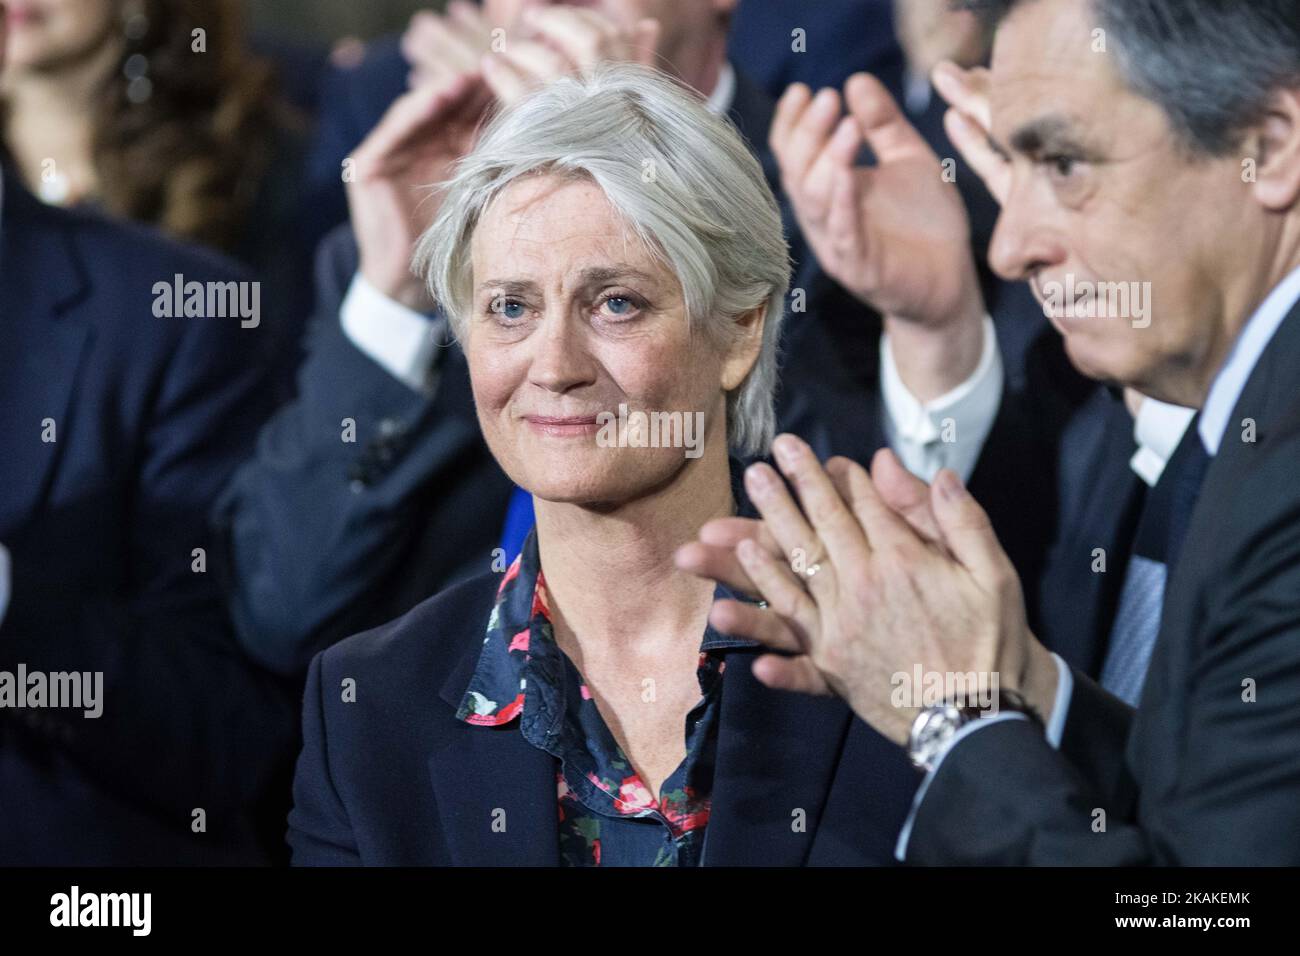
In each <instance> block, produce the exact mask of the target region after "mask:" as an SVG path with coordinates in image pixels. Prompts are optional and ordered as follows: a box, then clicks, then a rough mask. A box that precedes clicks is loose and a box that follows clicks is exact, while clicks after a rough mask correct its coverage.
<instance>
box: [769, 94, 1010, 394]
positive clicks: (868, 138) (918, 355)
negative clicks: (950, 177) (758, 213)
mask: <svg viewBox="0 0 1300 956" xmlns="http://www.w3.org/2000/svg"><path fill="white" fill-rule="evenodd" d="M844 99H845V101H846V102H847V104H848V108H849V112H848V114H847V115H845V116H843V117H841V116H840V111H841V106H840V97H839V95H838V94H837V93H836V92H835V91H834V90H831V89H825V90H822V91H821V92H820V93H818V94H817V96H816V97H813V96H812V94H811V91H810V90H809V89H808V88H807V87H806V86H804V85H802V84H795V85H794V86H791V87H790V88H789V89H788V90H786V92H785V95H784V96H783V97H781V101H780V103H779V104H778V105H777V111H776V117H775V119H774V120H773V123H772V133H771V145H772V149H773V152H775V154H776V157H777V161H778V162H779V163H780V166H781V181H782V184H783V186H784V188H785V191H786V194H787V195H788V196H789V197H790V200H791V202H792V203H793V205H794V209H795V215H796V217H797V218H798V220H799V225H800V228H801V229H802V231H803V234H804V236H805V237H806V238H807V240H808V243H809V245H810V246H811V247H812V250H813V252H814V254H815V255H816V256H817V261H818V262H819V263H820V264H821V266H822V268H823V269H825V270H826V272H827V273H828V274H829V275H830V276H832V277H833V278H834V279H835V280H836V281H838V282H839V283H840V284H841V285H842V286H844V287H845V288H846V289H848V290H849V291H850V292H851V293H852V294H853V295H854V296H855V297H857V298H858V299H859V300H861V301H862V302H865V303H866V304H867V305H869V306H871V307H872V308H874V309H875V310H876V311H878V312H880V313H881V314H882V315H884V316H885V331H886V332H888V333H889V336H890V342H891V345H892V348H893V354H894V359H895V362H896V363H897V366H898V370H899V374H900V375H901V376H902V379H903V381H904V383H905V384H906V385H907V387H908V389H909V390H910V391H911V392H912V393H913V395H915V396H916V397H917V398H918V400H920V401H928V400H930V399H933V398H937V397H938V396H940V395H943V394H945V393H946V392H948V391H950V390H951V389H953V388H955V387H957V386H958V385H959V384H961V383H962V382H963V381H965V380H966V379H967V378H968V377H969V376H970V375H971V373H973V372H974V371H975V369H976V367H977V366H978V364H979V359H980V354H981V350H982V345H983V326H982V320H983V317H984V301H983V296H982V294H981V292H980V285H979V276H978V273H977V272H976V268H975V258H974V255H973V254H972V252H971V248H970V223H969V220H968V218H967V215H966V208H965V205H964V204H963V202H962V198H961V195H960V193H958V191H957V188H956V186H955V185H953V183H952V182H951V181H946V180H945V176H944V167H943V165H942V164H941V163H940V161H939V157H938V156H936V155H935V154H934V151H933V150H932V149H930V147H929V145H928V144H927V143H926V142H925V140H924V139H922V137H921V135H920V134H919V133H917V131H916V130H915V129H914V128H913V127H912V125H911V124H910V123H909V122H908V121H907V119H906V117H904V116H903V114H902V112H901V111H900V110H899V109H898V105H897V104H896V103H895V102H894V100H893V98H892V97H891V96H890V95H889V93H888V91H887V90H886V89H885V88H884V86H883V85H881V83H880V81H878V80H876V79H875V78H874V77H872V76H869V75H868V74H866V73H859V74H856V75H854V76H852V77H850V78H849V81H848V83H847V84H846V85H845V87H844ZM864 143H865V144H866V145H869V146H870V147H871V150H872V152H874V153H875V156H876V160H877V165H875V166H874V167H868V166H856V165H855V160H856V159H857V156H858V154H859V152H860V151H861V149H862V147H863V145H864Z"/></svg>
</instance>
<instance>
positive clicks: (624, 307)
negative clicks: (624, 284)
mask: <svg viewBox="0 0 1300 956" xmlns="http://www.w3.org/2000/svg"><path fill="white" fill-rule="evenodd" d="M599 308H600V310H601V311H602V313H603V314H604V315H605V317H606V318H610V319H632V318H635V317H636V316H637V314H638V313H639V312H640V311H641V310H642V309H644V308H645V303H644V302H642V301H640V300H638V299H634V298H633V297H632V296H630V295H608V296H605V298H603V299H601V300H600V305H599Z"/></svg>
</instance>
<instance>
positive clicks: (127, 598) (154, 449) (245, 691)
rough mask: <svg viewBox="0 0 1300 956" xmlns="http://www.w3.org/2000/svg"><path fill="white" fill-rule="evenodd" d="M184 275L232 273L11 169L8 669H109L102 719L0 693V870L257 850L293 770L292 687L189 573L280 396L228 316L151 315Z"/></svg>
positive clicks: (5, 370)
mask: <svg viewBox="0 0 1300 956" xmlns="http://www.w3.org/2000/svg"><path fill="white" fill-rule="evenodd" d="M177 273H180V274H182V275H184V276H185V277H186V279H187V280H200V281H208V280H215V281H219V280H236V279H242V278H244V277H243V276H242V275H240V274H239V273H237V272H235V271H233V270H232V267H231V266H230V265H229V264H228V263H226V261H225V260H223V259H220V258H217V257H215V256H212V255H210V254H207V253H203V252H200V251H198V250H196V249H191V248H186V247H183V246H179V245H176V244H174V243H171V242H167V241H165V240H163V239H161V238H160V237H158V236H156V235H155V234H153V233H151V232H149V231H147V230H144V229H141V228H138V227H135V226H130V225H125V224H117V223H110V222H108V221H106V220H103V219H100V218H98V217H96V216H93V215H90V214H85V213H80V212H65V211H61V210H57V209H51V208H47V207H45V206H43V205H41V204H40V203H39V202H37V201H36V200H35V199H34V198H33V197H32V196H31V195H30V194H28V193H27V192H26V191H25V190H23V188H22V187H21V185H20V183H19V178H18V176H17V175H16V174H13V173H10V174H9V175H6V176H5V179H4V206H3V214H2V217H0V543H3V544H4V545H5V546H6V547H7V548H8V549H9V551H10V552H11V555H12V563H13V578H12V584H13V593H12V601H11V605H10V607H9V612H8V614H7V615H6V617H5V619H4V621H3V624H2V625H0V669H3V670H7V671H10V672H13V671H14V670H15V668H16V666H17V665H18V664H19V663H22V664H25V665H27V668H28V670H29V671H37V670H40V671H47V672H48V671H101V672H102V673H103V698H104V699H103V701H102V703H103V714H102V716H101V717H99V718H97V719H86V718H84V717H83V716H82V711H80V710H76V711H69V710H53V709H43V710H34V709H27V710H17V709H15V710H9V709H4V710H0V863H8V864H48V865H72V864H130V863H148V864H175V863H191V862H213V863H221V862H257V861H262V860H266V859H269V858H270V856H271V851H269V850H268V847H274V846H275V844H273V843H271V842H270V841H269V840H267V839H266V838H265V837H266V834H265V832H262V833H259V832H258V831H257V827H256V822H257V820H258V819H259V818H261V819H264V818H268V817H269V816H270V814H269V813H265V812H263V813H261V815H260V817H259V810H262V811H264V810H265V807H263V805H262V804H261V803H260V801H261V800H262V799H263V798H264V797H265V796H266V795H267V793H268V790H269V789H270V788H271V787H272V785H273V784H274V782H275V780H276V775H277V773H279V774H281V775H283V776H285V777H286V778H287V769H288V761H289V760H290V759H291V754H292V746H293V742H294V736H295V735H294V724H295V721H294V714H293V702H292V700H291V698H290V696H289V695H287V694H286V693H284V691H283V689H282V688H281V687H280V686H279V685H278V684H277V683H276V682H274V681H272V680H270V679H268V678H267V677H265V676H263V675H261V674H259V673H258V672H256V671H255V670H253V669H252V668H251V667H250V666H249V665H248V664H247V663H246V662H245V661H244V660H243V659H242V658H241V657H240V655H239V654H238V653H237V651H236V648H235V644H234V641H233V638H232V636H231V634H230V631H229V628H228V627H227V625H226V619H225V614H224V610H223V605H222V600H221V598H220V594H219V590H218V587H217V582H216V580H215V577H214V574H213V573H212V570H213V569H212V568H211V567H209V570H208V571H207V572H205V573H196V572H195V571H194V570H192V565H193V562H194V560H195V559H194V557H193V556H192V552H193V550H194V549H195V548H205V549H209V550H210V548H211V541H210V540H209V535H208V532H207V527H206V520H205V518H206V511H207V506H208V503H209V502H210V500H211V499H212V498H213V497H214V496H215V495H216V493H217V491H218V489H219V488H220V486H221V484H222V482H223V481H224V480H225V479H226V477H227V476H228V474H229V473H230V471H231V470H232V469H233V468H234V466H235V464H236V463H237V462H238V461H239V460H240V458H241V457H242V456H243V455H245V454H247V452H248V449H249V447H250V445H251V443H252V440H253V436H254V435H255V433H256V428H257V426H258V423H259V421H260V419H261V418H262V417H263V416H264V415H265V414H266V412H267V411H268V409H269V406H270V403H271V402H272V401H273V399H274V396H273V395H272V394H270V393H269V392H267V390H266V382H267V375H268V368H269V366H268V363H267V362H266V361H264V355H263V352H262V340H261V337H260V335H259V332H260V331H261V330H260V329H253V328H248V329H244V328H241V327H240V321H239V319H238V318H230V319H226V318H212V319H199V318H183V317H178V318H157V317H155V316H154V314H153V300H154V296H153V291H152V290H153V286H154V283H155V282H158V281H167V282H171V281H172V279H173V276H174V275H176V274H177ZM47 419H49V420H52V422H53V426H52V427H53V428H54V432H53V437H54V438H55V440H54V441H43V440H42V432H43V431H44V430H45V429H46V423H45V420H47ZM286 782H287V780H286ZM196 808H202V809H203V810H204V811H205V812H206V816H207V832H206V833H194V832H193V831H192V830H191V819H192V813H193V811H194V810H195V809H196Z"/></svg>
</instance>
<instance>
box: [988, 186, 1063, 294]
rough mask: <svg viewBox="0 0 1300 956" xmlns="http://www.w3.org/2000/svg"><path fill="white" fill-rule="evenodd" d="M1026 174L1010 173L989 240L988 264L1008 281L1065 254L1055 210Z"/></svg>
mask: <svg viewBox="0 0 1300 956" xmlns="http://www.w3.org/2000/svg"><path fill="white" fill-rule="evenodd" d="M1051 205H1052V204H1051V203H1050V202H1049V201H1048V200H1047V198H1046V197H1044V196H1042V195H1041V194H1040V191H1039V188H1038V185H1037V184H1035V183H1034V182H1032V181H1031V180H1030V179H1029V177H1024V176H1016V177H1013V179H1012V183H1011V189H1010V191H1009V192H1008V193H1007V197H1006V201H1005V202H1004V203H1003V206H1002V212H1001V214H1000V215H999V216H998V221H997V226H996V227H995V228H994V230H993V238H992V241H991V242H990V243H989V265H990V266H991V267H992V269H993V271H994V272H996V273H997V274H998V275H999V276H1000V277H1001V278H1003V279H1005V280H1006V281H1008V282H1027V281H1029V280H1030V279H1032V278H1034V276H1035V275H1037V274H1038V273H1039V272H1041V271H1042V270H1043V269H1045V268H1048V267H1051V266H1054V265H1058V264H1060V263H1061V262H1064V261H1065V259H1066V256H1067V251H1066V248H1065V244H1064V242H1063V239H1062V236H1061V233H1060V229H1059V216H1060V211H1059V210H1053V209H1052V208H1050V207H1051Z"/></svg>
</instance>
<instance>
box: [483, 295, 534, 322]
mask: <svg viewBox="0 0 1300 956" xmlns="http://www.w3.org/2000/svg"><path fill="white" fill-rule="evenodd" d="M490 311H491V312H492V313H494V314H495V315H499V316H501V317H502V318H504V319H511V320H514V319H522V318H523V317H524V313H525V312H526V311H527V310H526V309H525V307H524V304H523V303H522V302H520V301H519V300H517V299H504V298H499V299H493V300H492V305H491V307H490Z"/></svg>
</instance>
